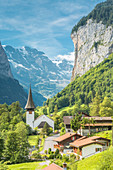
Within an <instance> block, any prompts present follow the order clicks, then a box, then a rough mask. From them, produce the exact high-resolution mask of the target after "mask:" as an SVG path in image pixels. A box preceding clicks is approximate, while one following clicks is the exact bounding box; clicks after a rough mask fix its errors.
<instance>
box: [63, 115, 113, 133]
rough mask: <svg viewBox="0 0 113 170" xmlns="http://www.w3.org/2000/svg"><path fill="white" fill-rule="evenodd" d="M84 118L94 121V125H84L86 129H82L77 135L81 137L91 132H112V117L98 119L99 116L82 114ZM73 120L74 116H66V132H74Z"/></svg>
mask: <svg viewBox="0 0 113 170" xmlns="http://www.w3.org/2000/svg"><path fill="white" fill-rule="evenodd" d="M82 114H83V116H82V117H85V118H86V119H93V120H94V124H86V125H84V128H83V129H82V128H80V129H79V130H78V131H77V133H78V134H81V135H85V136H86V135H88V134H89V130H90V133H95V132H101V131H105V130H111V129H112V120H113V119H112V118H111V117H98V116H92V117H91V116H87V114H84V113H82ZM72 119H73V116H64V117H63V121H64V124H65V127H66V132H72V131H73V130H72V129H71V120H72Z"/></svg>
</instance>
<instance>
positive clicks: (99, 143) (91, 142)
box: [70, 136, 110, 158]
mask: <svg viewBox="0 0 113 170" xmlns="http://www.w3.org/2000/svg"><path fill="white" fill-rule="evenodd" d="M109 145H110V140H109V139H106V138H102V137H99V136H93V137H89V138H88V137H86V136H83V137H81V138H79V139H77V140H75V141H74V142H71V143H70V147H73V152H74V153H75V154H79V155H80V156H81V157H82V158H84V157H89V156H91V155H94V154H96V153H97V152H101V151H104V150H105V149H107V148H108V146H109Z"/></svg>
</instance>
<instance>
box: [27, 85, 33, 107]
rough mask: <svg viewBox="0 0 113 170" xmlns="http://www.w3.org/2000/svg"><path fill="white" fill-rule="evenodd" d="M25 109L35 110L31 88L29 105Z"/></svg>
mask: <svg viewBox="0 0 113 170" xmlns="http://www.w3.org/2000/svg"><path fill="white" fill-rule="evenodd" d="M25 109H35V105H34V102H33V98H32V92H31V86H30V89H29V95H28V99H27V104H26V106H25Z"/></svg>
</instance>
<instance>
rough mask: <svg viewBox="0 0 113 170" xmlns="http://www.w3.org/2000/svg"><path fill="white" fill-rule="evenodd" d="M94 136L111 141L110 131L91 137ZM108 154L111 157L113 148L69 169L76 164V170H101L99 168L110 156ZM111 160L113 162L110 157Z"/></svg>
mask: <svg viewBox="0 0 113 170" xmlns="http://www.w3.org/2000/svg"><path fill="white" fill-rule="evenodd" d="M95 135H97V136H101V137H104V138H107V139H110V140H112V131H111V130H109V131H103V132H99V133H95V134H93V136H95ZM110 153H111V155H112V154H113V148H110V149H109V150H107V151H104V152H101V153H98V154H96V155H93V156H91V157H89V158H86V159H84V160H82V161H79V162H77V163H75V164H73V165H72V166H70V168H71V169H72V168H73V166H74V165H76V164H77V170H98V169H101V168H100V166H101V165H102V164H104V163H105V162H106V161H107V160H108V159H109V158H107V156H108V155H110ZM106 155H107V156H106ZM111 159H112V162H113V157H111ZM109 161H110V159H109ZM104 166H105V165H104ZM111 166H112V168H113V164H111ZM108 169H109V168H108ZM106 170H107V169H106ZM109 170H110V169H109Z"/></svg>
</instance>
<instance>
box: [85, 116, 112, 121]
mask: <svg viewBox="0 0 113 170" xmlns="http://www.w3.org/2000/svg"><path fill="white" fill-rule="evenodd" d="M85 118H86V119H94V120H111V121H112V120H113V119H112V118H111V117H98V116H92V117H85Z"/></svg>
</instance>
